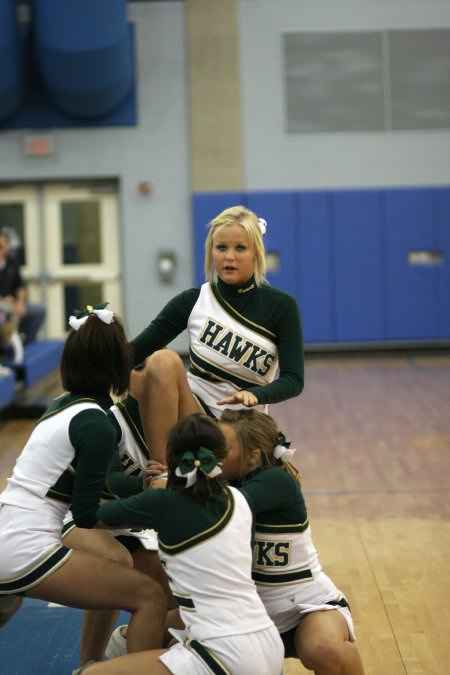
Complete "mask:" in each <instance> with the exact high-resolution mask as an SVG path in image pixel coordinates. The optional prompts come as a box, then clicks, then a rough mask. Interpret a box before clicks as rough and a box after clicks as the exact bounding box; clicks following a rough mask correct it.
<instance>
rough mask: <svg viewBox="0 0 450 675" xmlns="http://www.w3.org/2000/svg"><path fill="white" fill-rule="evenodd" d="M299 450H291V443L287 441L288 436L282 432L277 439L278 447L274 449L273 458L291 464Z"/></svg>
mask: <svg viewBox="0 0 450 675" xmlns="http://www.w3.org/2000/svg"><path fill="white" fill-rule="evenodd" d="M296 452H297V448H291V442H290V441H288V440H287V439H286V436H285V435H284V434H283V433H282V432H281V431H280V433H279V434H278V438H277V445H276V446H275V447H274V449H273V456H274V457H275V459H281V461H282V462H289V460H291V459H292V457H293V456H294V454H295V453H296Z"/></svg>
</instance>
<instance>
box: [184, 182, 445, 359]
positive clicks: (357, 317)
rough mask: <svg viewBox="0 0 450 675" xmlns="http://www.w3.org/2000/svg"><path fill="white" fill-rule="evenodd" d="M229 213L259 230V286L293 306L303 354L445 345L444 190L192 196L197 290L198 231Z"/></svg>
mask: <svg viewBox="0 0 450 675" xmlns="http://www.w3.org/2000/svg"><path fill="white" fill-rule="evenodd" d="M237 203H241V204H243V205H244V206H248V207H250V208H251V209H252V210H253V211H255V212H256V213H257V214H258V215H259V216H261V217H263V218H265V219H266V220H267V222H268V229H267V234H266V236H265V244H266V250H267V252H268V253H269V256H270V254H274V255H275V259H277V258H278V262H279V269H276V270H272V271H269V272H268V274H267V279H268V281H269V282H270V283H271V284H273V285H274V286H277V287H279V288H282V289H283V290H286V291H288V292H290V293H292V294H293V295H294V296H295V298H296V299H297V301H298V303H299V306H300V311H301V315H302V325H303V334H304V341H305V344H309V345H313V344H314V345H318V346H325V347H328V346H333V345H336V346H339V345H344V344H348V345H351V346H352V347H353V346H355V345H357V344H361V345H363V344H364V345H366V346H370V345H371V343H372V344H373V345H374V346H376V345H384V344H386V345H392V346H395V345H398V346H403V344H405V345H406V344H408V343H412V342H414V343H417V342H428V343H430V342H433V343H435V342H439V343H440V342H442V341H445V342H448V341H449V340H450V292H449V289H450V227H449V222H450V187H448V186H436V187H434V186H431V187H430V186H427V187H402V188H378V189H361V188H355V189H333V190H330V189H327V190H297V191H283V190H277V191H252V192H240V193H234V192H233V193H227V192H214V193H199V194H196V195H194V196H193V222H194V260H195V281H196V283H197V284H199V283H201V282H202V281H203V278H204V275H203V258H204V253H203V249H204V240H205V234H206V230H205V224H206V223H207V222H208V221H209V220H210V219H211V218H213V217H214V216H215V215H217V214H218V213H219V211H221V210H222V209H225V208H227V207H229V206H232V205H234V204H237Z"/></svg>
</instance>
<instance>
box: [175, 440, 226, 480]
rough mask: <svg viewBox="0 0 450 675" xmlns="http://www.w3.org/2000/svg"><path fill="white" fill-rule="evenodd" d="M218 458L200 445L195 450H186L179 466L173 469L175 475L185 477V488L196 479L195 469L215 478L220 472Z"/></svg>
mask: <svg viewBox="0 0 450 675" xmlns="http://www.w3.org/2000/svg"><path fill="white" fill-rule="evenodd" d="M218 465H219V460H218V459H217V458H216V457H215V456H214V455H213V453H212V452H211V450H209V449H208V448H204V447H203V446H202V445H201V446H200V447H199V449H198V450H197V451H196V452H192V451H191V450H186V452H185V453H184V455H183V456H182V458H181V462H180V464H179V466H177V468H176V469H175V475H177V476H179V477H180V478H185V479H186V488H189V487H192V485H194V484H195V482H196V481H197V471H198V469H200V471H203V473H204V474H205V475H206V476H208V478H215V477H216V476H218V475H219V474H221V473H222V469H221V468H220V466H218Z"/></svg>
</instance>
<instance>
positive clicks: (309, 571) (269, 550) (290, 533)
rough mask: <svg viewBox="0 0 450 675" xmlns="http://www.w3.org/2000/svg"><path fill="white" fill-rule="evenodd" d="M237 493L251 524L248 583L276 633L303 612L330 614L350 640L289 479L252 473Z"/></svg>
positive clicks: (342, 605) (342, 602)
mask: <svg viewBox="0 0 450 675" xmlns="http://www.w3.org/2000/svg"><path fill="white" fill-rule="evenodd" d="M240 489H241V490H242V492H243V493H244V494H245V496H246V497H247V499H248V502H249V505H250V507H251V509H252V511H253V513H254V515H255V521H256V525H255V529H256V533H255V544H254V555H253V579H254V580H255V583H256V586H257V589H258V593H259V595H260V597H261V599H262V601H263V602H264V606H265V608H266V610H267V612H268V614H269V616H270V617H271V619H273V621H274V623H275V625H276V627H277V628H278V630H279V631H280V633H282V634H283V633H286V632H287V631H290V630H291V629H293V628H295V627H297V626H298V624H299V622H300V620H301V618H302V616H304V615H305V614H307V613H308V612H314V611H318V610H333V609H334V610H337V611H339V612H341V613H342V615H343V616H344V618H345V620H346V621H347V624H348V628H349V633H350V636H351V639H352V640H354V628H353V621H352V617H351V613H350V609H349V606H348V603H347V600H346V598H345V596H344V595H343V593H342V592H341V591H340V590H339V589H338V588H336V586H335V585H334V583H333V582H332V581H331V579H330V578H329V577H328V576H327V575H326V574H325V573H324V572H323V571H322V567H321V565H320V563H319V557H318V554H317V550H316V548H315V546H314V543H313V541H312V537H311V527H310V525H309V520H308V513H307V509H306V504H305V500H304V497H303V494H302V492H301V490H300V487H299V484H298V482H297V481H296V480H295V478H293V477H292V476H291V475H290V474H289V473H288V472H287V471H285V470H284V469H281V468H265V469H258V470H257V471H254V472H252V473H251V474H248V475H247V476H246V477H245V478H244V480H243V481H242V483H241V486H240Z"/></svg>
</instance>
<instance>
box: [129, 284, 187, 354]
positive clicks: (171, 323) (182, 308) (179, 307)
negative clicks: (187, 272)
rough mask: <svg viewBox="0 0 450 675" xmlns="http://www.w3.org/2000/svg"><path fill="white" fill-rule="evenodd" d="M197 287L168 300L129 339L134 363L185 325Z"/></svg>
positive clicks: (166, 342)
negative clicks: (133, 336)
mask: <svg viewBox="0 0 450 675" xmlns="http://www.w3.org/2000/svg"><path fill="white" fill-rule="evenodd" d="M199 293H200V289H199V288H191V289H189V290H187V291H183V292H182V293H180V294H179V295H176V296H175V297H174V298H172V300H170V301H169V302H168V303H167V305H166V306H165V307H164V308H163V309H162V310H161V311H160V313H159V314H158V315H157V316H156V317H155V319H153V321H152V322H151V323H150V324H149V325H148V326H147V328H144V330H143V331H142V332H141V333H139V335H137V336H136V337H135V338H134V340H132V341H131V345H132V347H133V350H134V365H138V364H139V363H142V361H144V360H145V359H146V358H147V356H150V354H152V353H153V352H154V351H156V350H157V349H162V348H163V347H166V346H167V345H168V344H169V343H170V342H172V340H174V339H175V338H176V337H177V335H179V334H180V333H182V332H183V331H184V330H185V329H186V327H187V322H188V318H189V315H190V313H191V311H192V308H193V307H194V305H195V303H196V302H197V299H198V296H199Z"/></svg>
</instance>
